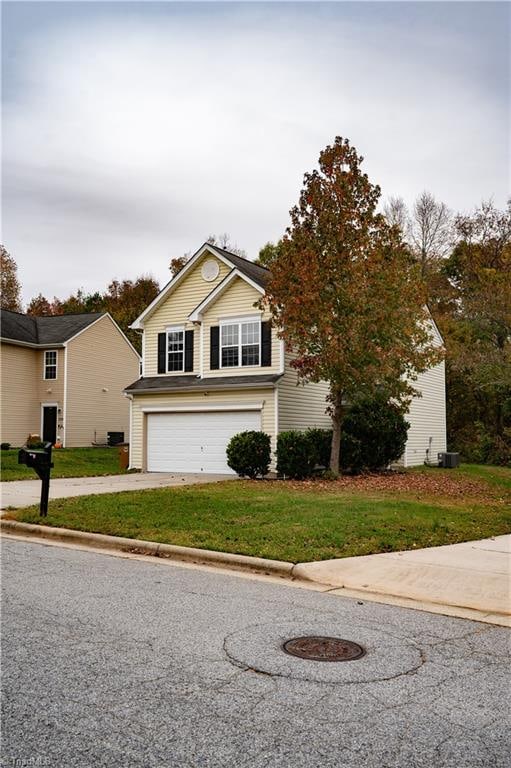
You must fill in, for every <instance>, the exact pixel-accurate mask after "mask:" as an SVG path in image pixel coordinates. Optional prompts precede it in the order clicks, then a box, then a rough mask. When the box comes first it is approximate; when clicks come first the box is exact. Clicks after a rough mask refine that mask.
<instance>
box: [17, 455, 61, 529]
mask: <svg viewBox="0 0 511 768" xmlns="http://www.w3.org/2000/svg"><path fill="white" fill-rule="evenodd" d="M51 448H52V445H51V443H45V444H44V448H21V449H20V451H19V453H18V464H26V466H27V467H32V469H35V471H36V472H37V474H38V475H39V477H40V478H41V503H40V504H39V514H40V515H41V516H42V517H46V515H47V514H48V495H49V493H50V471H51V469H52V467H53V462H52V460H51Z"/></svg>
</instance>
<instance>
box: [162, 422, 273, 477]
mask: <svg viewBox="0 0 511 768" xmlns="http://www.w3.org/2000/svg"><path fill="white" fill-rule="evenodd" d="M260 429H261V412H260V411H218V412H213V411H209V412H208V411H205V412H203V411H201V412H198V413H148V414H147V470H148V471H149V472H211V473H215V474H220V473H226V474H234V473H233V471H232V469H230V467H228V466H227V457H226V455H225V451H226V448H227V444H228V442H229V440H230V439H231V437H232V436H233V435H235V434H237V433H238V432H245V431H246V430H260Z"/></svg>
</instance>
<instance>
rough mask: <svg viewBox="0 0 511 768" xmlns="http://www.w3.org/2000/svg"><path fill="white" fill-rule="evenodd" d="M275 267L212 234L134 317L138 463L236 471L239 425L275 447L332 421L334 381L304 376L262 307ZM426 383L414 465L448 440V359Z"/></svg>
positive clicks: (414, 416) (130, 391)
mask: <svg viewBox="0 0 511 768" xmlns="http://www.w3.org/2000/svg"><path fill="white" fill-rule="evenodd" d="M268 277H269V271H268V270H267V269H265V268H264V267H260V266H258V265H256V264H254V263H253V262H251V261H248V260H247V259H244V258H241V257H240V256H237V255H235V254H232V253H229V252H228V251H225V250H223V249H221V248H218V247H217V246H214V245H210V244H208V243H205V244H204V245H202V246H201V248H199V250H198V251H197V252H196V253H195V254H194V255H193V256H192V258H191V259H190V260H189V261H188V263H187V264H186V265H185V266H184V267H183V269H181V270H180V272H178V273H177V274H176V275H175V276H174V277H173V278H172V280H171V281H170V282H169V283H168V284H167V285H166V286H165V288H163V290H162V291H161V292H160V294H159V295H158V296H157V297H156V298H155V299H154V301H153V302H152V303H151V304H150V305H149V306H148V307H147V308H146V310H145V311H144V312H143V313H142V314H141V315H140V317H138V318H137V320H136V321H135V322H134V323H133V325H132V326H131V327H132V328H134V329H137V330H139V331H140V332H142V377H141V378H139V379H138V380H137V381H135V382H134V383H133V384H132V385H130V386H129V387H127V389H126V394H127V395H128V396H129V398H130V400H131V416H130V422H131V429H130V433H131V451H130V453H131V458H130V466H131V467H132V468H139V469H142V470H146V471H149V472H211V473H224V472H225V473H229V472H230V471H231V470H230V469H229V467H228V466H227V463H226V453H225V451H226V446H227V444H228V442H229V440H230V438H231V437H232V435H234V434H236V433H237V432H242V431H245V430H261V429H262V430H263V431H264V432H266V433H268V434H269V435H270V437H271V440H272V447H273V450H274V449H275V445H276V438H277V435H278V433H279V432H282V431H285V430H288V429H306V428H307V427H324V428H328V427H330V426H331V421H330V418H329V416H328V415H327V414H326V413H325V410H326V407H327V402H326V397H327V394H328V385H327V384H326V383H324V382H321V383H308V384H305V385H302V384H298V380H297V373H296V371H295V370H294V369H293V368H292V367H291V366H290V361H291V360H292V353H291V352H290V351H289V350H286V349H285V346H284V343H283V342H282V341H281V340H279V339H278V337H277V333H276V330H275V329H274V328H272V327H271V324H270V316H269V314H268V312H267V311H266V310H265V311H262V310H260V309H259V308H258V307H257V303H258V301H259V299H260V298H261V296H263V295H264V290H265V285H266V282H267V280H268ZM435 333H438V332H437V331H436V329H435ZM438 343H441V338H440V337H439V335H438ZM418 386H419V388H420V389H422V392H423V397H422V398H420V399H416V400H414V402H413V403H412V406H411V409H410V415H409V417H408V418H409V420H410V422H411V428H410V431H409V437H408V445H407V450H406V453H405V456H404V457H403V463H404V464H405V465H411V464H420V463H422V462H423V461H424V459H425V457H426V449H428V448H429V449H430V451H432V452H433V453H434V452H435V451H437V450H438V451H441V450H445V393H444V389H445V384H444V368H443V363H442V364H441V365H440V366H437V367H436V368H435V369H432V370H431V371H428V372H427V373H426V374H424V375H423V376H422V377H421V378H420V380H419V382H418Z"/></svg>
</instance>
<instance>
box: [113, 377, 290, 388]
mask: <svg viewBox="0 0 511 768" xmlns="http://www.w3.org/2000/svg"><path fill="white" fill-rule="evenodd" d="M281 375H282V374H279V373H277V374H275V373H261V374H254V375H253V376H215V377H213V376H211V377H209V378H205V379H200V378H199V377H198V376H190V375H185V376H147V377H143V378H141V379H137V381H134V382H133V384H130V386H129V387H126V390H125V391H126V392H135V393H136V392H172V391H173V390H186V391H198V390H205V389H208V390H209V389H222V388H225V387H233V388H236V387H258V386H261V385H268V384H275V382H277V381H278V380H279V379H280V377H281Z"/></svg>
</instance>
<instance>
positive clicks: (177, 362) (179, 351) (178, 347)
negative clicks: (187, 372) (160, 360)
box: [167, 327, 185, 373]
mask: <svg viewBox="0 0 511 768" xmlns="http://www.w3.org/2000/svg"><path fill="white" fill-rule="evenodd" d="M184 369H185V331H184V328H182V327H173V328H167V373H175V372H176V371H184Z"/></svg>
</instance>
